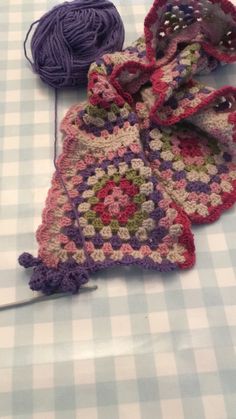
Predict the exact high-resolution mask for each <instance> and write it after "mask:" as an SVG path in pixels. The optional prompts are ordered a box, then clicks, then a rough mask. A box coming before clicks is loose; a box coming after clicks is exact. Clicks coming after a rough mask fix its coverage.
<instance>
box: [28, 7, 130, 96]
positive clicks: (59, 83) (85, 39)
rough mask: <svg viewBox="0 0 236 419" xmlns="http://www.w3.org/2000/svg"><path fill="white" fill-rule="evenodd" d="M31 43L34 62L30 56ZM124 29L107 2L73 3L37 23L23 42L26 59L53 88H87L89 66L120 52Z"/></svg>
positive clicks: (55, 10) (57, 8)
mask: <svg viewBox="0 0 236 419" xmlns="http://www.w3.org/2000/svg"><path fill="white" fill-rule="evenodd" d="M36 24H37V27H36V29H35V31H34V33H33V36H32V39H31V52H32V58H33V61H32V60H31V59H30V58H29V56H28V53H27V42H28V39H29V35H30V33H31V31H32V29H33V27H34V25H36ZM123 43H124V25H123V22H122V20H121V17H120V15H119V13H118V11H117V9H116V8H115V6H114V5H113V4H112V3H111V2H110V1H108V0H74V1H72V2H65V3H63V4H61V5H59V6H56V7H54V8H53V9H52V10H51V11H49V12H48V13H46V14H45V15H43V16H42V17H41V19H39V20H37V21H36V22H34V23H33V24H32V25H31V26H30V29H29V31H28V33H27V35H26V38H25V42H24V52H25V57H26V59H27V60H28V61H29V63H30V64H31V66H32V68H33V70H34V72H35V73H37V74H39V76H40V78H41V80H42V81H43V82H45V83H47V84H48V85H50V86H51V87H54V88H62V87H66V86H76V85H85V84H86V83H87V74H88V70H89V66H90V64H91V63H92V62H94V61H96V60H97V59H98V58H99V57H101V56H102V55H104V54H106V53H112V52H115V51H120V50H121V49H122V47H123Z"/></svg>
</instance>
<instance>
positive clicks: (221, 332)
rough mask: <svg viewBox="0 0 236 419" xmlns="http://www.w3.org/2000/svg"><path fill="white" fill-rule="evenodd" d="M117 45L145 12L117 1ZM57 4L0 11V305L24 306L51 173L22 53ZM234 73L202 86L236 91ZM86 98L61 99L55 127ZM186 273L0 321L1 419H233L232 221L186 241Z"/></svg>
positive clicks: (10, 314)
mask: <svg viewBox="0 0 236 419" xmlns="http://www.w3.org/2000/svg"><path fill="white" fill-rule="evenodd" d="M114 3H115V4H116V5H117V6H118V8H119V10H120V13H121V15H122V18H123V20H124V24H125V28H126V43H127V44H128V43H129V42H130V41H132V40H134V39H136V38H137V37H138V36H139V35H140V34H141V33H142V29H143V19H144V17H145V15H146V13H147V12H148V10H149V7H150V6H151V3H152V1H151V0H128V1H125V0H120V1H119V0H117V1H114ZM53 4H55V1H50V0H48V1H47V0H34V1H32V0H8V1H7V0H3V1H1V4H0V20H1V25H0V35H1V36H0V49H1V53H0V67H1V82H0V92H1V100H0V110H1V112H0V118H1V123H0V130H1V131H0V138H1V143H0V147H1V153H0V161H1V165H0V185H1V191H0V200H1V207H0V212H1V220H0V236H1V237H0V271H1V272H0V304H5V303H6V302H10V301H13V300H21V299H23V298H28V297H32V292H31V291H30V290H29V289H28V275H27V273H26V272H25V271H24V270H23V269H21V268H20V267H19V266H18V264H17V257H18V255H19V254H20V253H21V252H23V251H31V252H34V253H35V254H36V251H37V245H36V242H35V235H34V232H35V230H36V228H37V226H38V225H39V224H40V219H41V211H42V209H43V206H44V201H45V198H46V194H47V189H48V187H49V184H50V179H51V176H52V173H53V165H52V156H53V120H54V109H53V92H52V90H51V89H49V88H47V87H45V86H43V85H42V83H41V82H40V81H39V80H38V78H37V77H36V76H35V75H34V74H32V71H31V70H30V68H29V66H28V64H27V62H26V60H25V58H24V55H23V48H22V43H23V39H24V36H25V33H26V31H27V29H28V27H29V25H30V23H31V22H32V21H33V20H35V19H36V18H39V17H40V16H41V15H42V14H43V13H44V12H45V11H47V10H49V9H50V8H51V7H52V5H53ZM235 69H236V67H235V66H234V65H231V66H228V67H227V68H224V69H222V70H219V71H218V72H217V73H214V74H212V75H211V76H210V77H207V82H208V83H210V84H211V85H217V86H221V85H224V84H235V82H236V73H235ZM85 97H86V95H85V91H83V90H77V89H76V90H75V91H72V92H68V91H65V92H62V93H60V96H59V102H60V116H61V117H62V116H63V115H64V113H65V111H66V109H67V108H68V107H69V106H70V105H72V104H73V103H76V102H79V101H80V100H82V99H84V98H85ZM194 233H195V241H196V248H197V264H196V267H195V268H194V269H192V270H190V271H187V272H177V273H176V272H175V273H172V274H167V275H163V274H159V273H155V272H145V271H142V270H141V269H138V268H136V269H135V268H132V269H125V268H120V269H116V270H109V271H105V272H100V273H99V274H97V275H96V277H93V281H92V283H93V282H94V280H96V284H97V285H98V290H97V291H95V292H90V293H86V294H81V295H79V296H73V297H71V296H68V297H65V298H62V299H57V300H52V301H46V302H42V303H38V304H34V305H30V306H27V307H23V308H17V309H12V310H6V311H1V312H0V417H1V418H5V419H7V418H17V419H36V418H37V419H39V418H42V419H53V418H58V419H59V418H63V419H64V418H67V419H72V418H79V419H111V418H112V419H126V418H127V419H154V418H155V419H156V418H159V419H190V418H191V419H235V418H236V275H235V273H236V208H235V207H234V208H233V209H231V210H229V211H228V212H227V213H226V214H224V215H223V216H222V217H221V219H220V220H219V221H217V222H216V223H215V224H212V225H209V226H204V227H198V228H195V229H194Z"/></svg>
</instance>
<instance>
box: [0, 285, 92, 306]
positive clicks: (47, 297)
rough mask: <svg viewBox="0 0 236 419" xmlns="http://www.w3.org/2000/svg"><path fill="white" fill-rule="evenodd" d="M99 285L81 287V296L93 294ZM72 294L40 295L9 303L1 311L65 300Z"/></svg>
mask: <svg viewBox="0 0 236 419" xmlns="http://www.w3.org/2000/svg"><path fill="white" fill-rule="evenodd" d="M97 288H98V287H97V285H93V286H91V287H90V286H89V287H81V288H80V290H79V294H81V293H86V292H91V291H96V290H97ZM68 295H71V294H68V293H66V294H65V293H64V294H63V293H58V294H52V295H38V296H36V297H33V298H29V299H26V300H19V301H13V302H12V303H8V304H3V305H0V311H5V310H10V309H13V308H18V307H25V306H28V305H31V304H35V303H40V302H43V301H49V300H57V299H59V298H63V297H65V296H68Z"/></svg>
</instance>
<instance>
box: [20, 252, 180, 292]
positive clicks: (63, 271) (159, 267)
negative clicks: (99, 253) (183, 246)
mask: <svg viewBox="0 0 236 419" xmlns="http://www.w3.org/2000/svg"><path fill="white" fill-rule="evenodd" d="M19 264H20V265H21V266H23V267H24V268H33V272H32V275H31V279H30V281H29V285H30V288H31V289H32V290H33V291H41V292H42V293H44V294H47V295H50V294H53V293H55V292H65V293H72V294H76V293H77V292H78V291H79V289H80V287H81V286H82V285H84V284H86V283H87V282H88V281H89V274H91V273H94V272H96V271H98V270H100V269H105V268H111V267H114V266H118V265H120V266H123V265H125V266H127V265H136V266H139V267H142V268H145V269H154V270H156V271H159V272H171V271H173V270H175V269H176V268H177V264H176V263H172V262H169V261H164V262H162V263H161V264H158V263H156V262H154V261H152V260H151V259H150V258H148V257H145V258H144V259H134V258H133V257H132V256H127V255H126V256H124V257H123V259H122V260H121V261H113V260H106V261H105V262H96V264H95V263H94V261H89V262H87V263H86V264H84V265H78V264H77V263H76V262H75V261H74V260H73V259H70V260H68V261H66V262H63V263H59V265H58V267H57V268H49V267H47V266H46V265H45V264H44V263H43V262H42V260H40V259H39V258H34V257H33V256H32V255H30V254H29V253H23V254H22V255H21V256H20V257H19Z"/></svg>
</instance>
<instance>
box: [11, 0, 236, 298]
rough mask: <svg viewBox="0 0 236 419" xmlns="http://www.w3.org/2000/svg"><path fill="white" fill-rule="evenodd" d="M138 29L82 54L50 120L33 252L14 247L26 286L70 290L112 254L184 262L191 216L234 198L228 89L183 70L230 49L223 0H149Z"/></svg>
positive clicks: (142, 261) (139, 260) (133, 261)
mask: <svg viewBox="0 0 236 419" xmlns="http://www.w3.org/2000/svg"><path fill="white" fill-rule="evenodd" d="M144 34H145V35H144V37H142V38H140V39H138V40H137V41H136V42H135V43H134V44H133V45H132V46H130V47H128V48H126V49H125V50H124V51H122V52H117V53H113V54H106V55H104V56H103V57H102V58H101V59H99V60H98V61H97V62H96V63H94V64H92V65H91V67H90V70H89V75H88V79H89V84H88V100H87V102H86V103H82V104H78V105H75V106H72V108H71V109H70V110H69V111H68V113H67V115H66V116H65V118H64V120H63V122H62V124H61V130H62V132H63V133H64V143H63V152H62V154H61V156H60V157H59V159H58V161H57V167H58V171H56V173H55V174H54V176H53V180H52V186H51V189H50V190H49V193H48V197H47V201H46V207H45V209H44V211H43V221H42V225H41V226H40V227H39V229H38V232H37V240H38V243H39V254H38V257H37V258H34V257H33V256H31V255H30V254H28V253H24V254H23V255H22V256H20V259H19V261H20V264H21V265H23V266H24V267H26V268H28V267H31V268H33V272H32V276H31V280H30V287H31V288H32V289H33V290H37V291H42V292H44V293H46V294H50V293H54V292H59V291H62V292H73V293H74V292H77V291H78V290H79V288H80V286H81V285H82V284H84V283H86V282H87V281H88V278H89V275H90V273H92V272H95V271H97V270H98V269H101V268H106V267H111V266H115V265H139V266H142V267H144V268H148V269H155V270H157V271H164V272H167V271H171V270H175V269H178V268H180V269H186V268H190V267H192V266H193V265H194V262H195V249H194V241H193V235H192V232H191V223H209V222H213V221H215V220H216V219H217V218H219V216H220V215H221V213H222V212H223V211H224V210H226V209H227V208H229V207H230V206H232V205H233V203H234V202H235V201H236V158H235V142H236V102H235V100H236V89H235V88H233V87H228V86H227V87H223V88H221V89H219V90H214V89H213V88H211V87H206V86H204V85H203V84H202V83H200V82H199V81H197V80H195V79H194V77H195V76H196V75H200V74H207V73H209V72H211V71H213V70H215V69H217V67H220V66H221V65H222V64H226V63H230V62H233V61H236V50H235V47H236V10H235V7H234V6H233V5H232V4H231V3H230V2H229V1H228V0H222V1H220V0H212V1H207V0H201V1H198V2H196V1H193V0H192V1H191V0H189V1H186V0H183V1H182V2H181V1H180V0H170V1H164V0H156V1H155V2H154V5H153V7H152V8H151V10H150V12H149V14H148V16H147V17H146V19H145V28H144ZM61 179H62V180H63V182H62V181H61ZM62 183H64V185H65V186H66V190H67V192H68V194H69V197H70V199H68V195H67V193H66V190H65V188H64V186H63V184H62Z"/></svg>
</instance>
